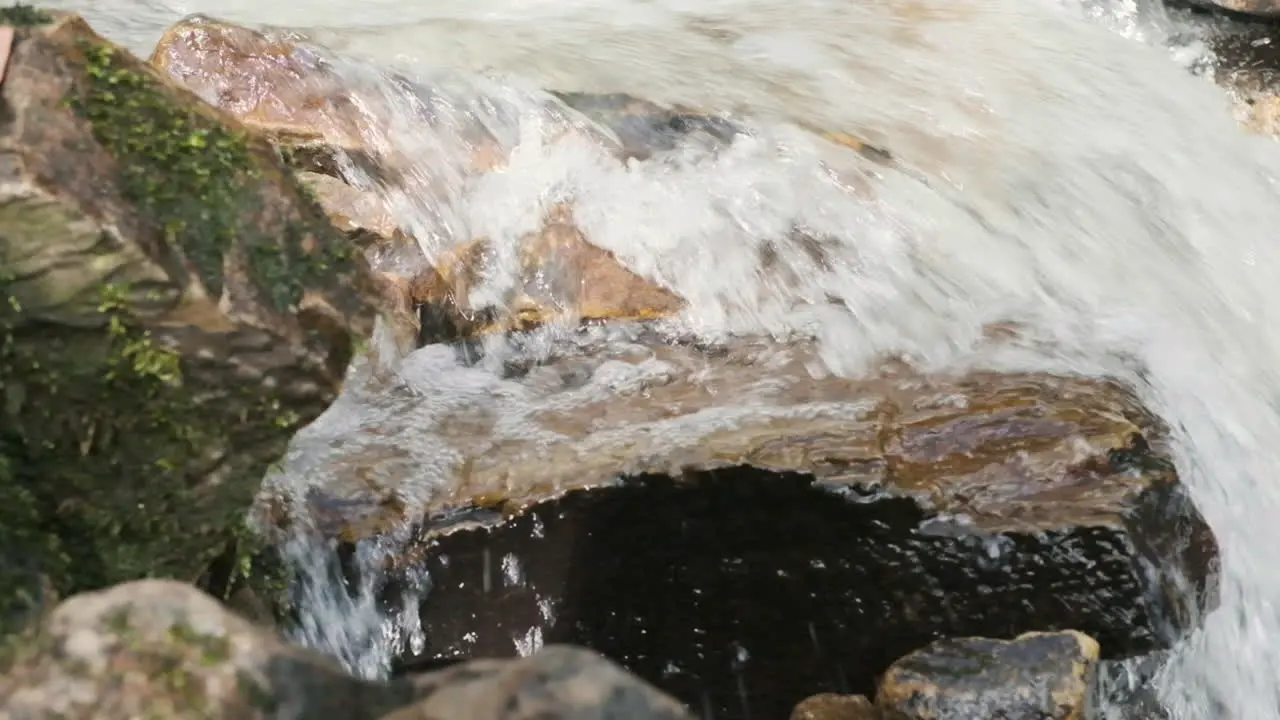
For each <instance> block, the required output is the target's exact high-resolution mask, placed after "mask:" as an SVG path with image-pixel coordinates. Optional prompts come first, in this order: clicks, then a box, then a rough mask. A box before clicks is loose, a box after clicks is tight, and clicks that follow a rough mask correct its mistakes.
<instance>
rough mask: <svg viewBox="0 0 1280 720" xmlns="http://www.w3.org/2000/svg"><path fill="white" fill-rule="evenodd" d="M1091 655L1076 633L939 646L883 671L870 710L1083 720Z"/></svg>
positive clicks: (891, 717)
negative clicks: (873, 703) (875, 707)
mask: <svg viewBox="0 0 1280 720" xmlns="http://www.w3.org/2000/svg"><path fill="white" fill-rule="evenodd" d="M1098 650H1099V649H1098V643H1097V642H1096V641H1094V640H1093V638H1090V637H1089V636H1087V635H1084V634H1081V633H1077V632H1057V633H1028V634H1025V635H1021V636H1019V637H1017V638H1015V639H1013V640H1007V641H1005V640H991V639H988V638H949V639H945V640H939V641H937V642H934V643H931V644H930V645H929V646H927V647H925V648H923V649H921V650H918V651H916V652H913V653H911V654H909V655H907V656H906V657H903V658H901V659H899V660H897V661H896V662H894V663H893V665H891V666H890V667H889V669H888V670H887V671H886V672H885V674H884V677H883V678H882V679H881V681H880V689H879V692H878V693H877V695H876V705H877V706H878V708H879V710H880V712H881V713H882V716H883V718H884V720H970V719H971V718H986V717H999V718H1007V719H1008V720H1046V719H1052V720H1083V718H1084V717H1085V706H1086V703H1087V702H1088V700H1089V693H1090V691H1091V690H1092V686H1093V680H1094V675H1095V673H1096V671H1097V663H1098V657H1099V654H1098Z"/></svg>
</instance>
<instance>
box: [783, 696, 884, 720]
mask: <svg viewBox="0 0 1280 720" xmlns="http://www.w3.org/2000/svg"><path fill="white" fill-rule="evenodd" d="M879 718H880V716H879V711H877V710H876V708H875V706H874V705H872V704H871V701H870V700H868V699H867V698H866V697H865V696H862V695H837V694H835V693H823V694H821V695H814V696H813V697H810V698H805V699H804V700H803V701H802V702H801V703H800V704H799V705H796V708H795V709H794V710H792V711H791V720H879Z"/></svg>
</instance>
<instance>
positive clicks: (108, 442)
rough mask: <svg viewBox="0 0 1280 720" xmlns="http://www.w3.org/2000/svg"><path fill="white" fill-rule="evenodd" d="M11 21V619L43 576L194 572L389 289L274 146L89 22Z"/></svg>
mask: <svg viewBox="0 0 1280 720" xmlns="http://www.w3.org/2000/svg"><path fill="white" fill-rule="evenodd" d="M0 20H4V21H8V22H11V23H15V24H17V25H18V27H17V29H16V31H15V39H14V44H13V50H12V54H11V56H10V59H9V65H8V70H7V73H6V74H5V76H4V82H3V87H2V88H0V100H3V105H4V108H5V114H4V117H3V119H2V120H0V187H2V191H0V194H2V195H3V198H0V200H2V202H0V331H2V332H0V398H2V400H3V408H4V409H3V412H0V548H3V554H4V557H5V558H7V560H6V561H5V563H3V567H0V605H3V608H0V625H4V623H5V622H7V620H8V619H10V618H11V617H14V616H13V615H12V614H11V613H17V612H20V611H21V610H22V608H23V607H29V606H32V605H39V604H40V603H41V602H43V601H44V600H42V597H41V593H40V592H39V589H40V588H42V587H43V588H46V589H48V590H50V591H51V592H53V593H55V594H65V593H68V592H75V591H78V590H82V589H88V588H97V587H104V586H106V585H109V584H112V583H115V582H119V581H123V580H128V579H132V578H138V577H144V576H157V575H159V576H168V577H176V578H181V579H186V580H195V579H196V578H197V576H199V575H200V574H201V573H202V572H203V570H204V568H205V567H206V565H207V564H208V563H210V562H211V561H212V560H213V559H214V558H215V557H216V556H218V555H219V554H220V553H222V552H223V551H224V549H225V547H226V543H227V542H228V538H229V537H231V536H233V535H235V534H236V533H237V532H238V531H237V528H239V527H240V526H241V524H242V518H243V513H244V508H245V507H246V506H247V505H248V504H249V503H250V502H251V499H252V498H253V496H254V494H255V493H256V491H257V488H258V485H259V482H260V479H261V477H262V474H263V473H264V472H265V470H266V468H267V467H268V466H269V465H270V464H271V463H273V462H274V461H275V460H276V459H278V458H279V456H280V455H281V453H282V452H283V451H284V448H285V446H286V444H287V442H288V440H289V438H290V437H291V436H292V434H293V433H294V431H296V430H297V428H299V427H301V426H303V425H305V424H307V423H308V422H310V421H311V420H312V419H314V418H315V417H316V416H318V415H319V414H320V413H321V412H322V411H323V410H324V409H325V408H326V407H327V406H328V405H329V403H330V402H332V401H333V399H334V398H335V397H336V396H337V394H338V391H339V389H340V387H341V383H342V379H343V373H344V372H345V369H346V367H347V365H348V362H349V361H350V360H351V358H352V356H353V355H354V353H355V352H356V349H357V346H358V344H359V343H360V342H362V340H363V338H365V337H367V335H368V333H369V330H370V328H371V327H372V325H373V321H374V316H375V304H374V294H373V293H372V292H371V290H372V284H371V282H372V279H371V277H370V275H369V269H368V267H367V265H366V264H365V263H364V262H363V259H362V258H361V257H359V255H358V253H356V252H354V251H353V249H352V248H351V246H350V245H349V243H348V242H347V241H346V238H345V237H344V236H343V235H342V234H341V233H339V232H338V231H337V230H336V229H335V228H334V227H333V226H332V224H331V223H330V222H329V221H328V219H327V218H326V217H325V215H324V213H323V212H322V211H321V209H320V208H319V207H318V206H317V205H316V204H315V203H314V202H313V201H312V200H311V199H310V198H309V197H308V196H307V195H306V193H305V192H303V190H302V188H301V187H300V186H299V184H298V183H297V181H296V180H295V179H294V178H293V176H292V175H291V174H290V173H289V172H288V171H287V170H286V169H285V168H284V167H283V166H282V165H281V163H280V161H279V157H278V154H277V153H276V152H275V150H273V149H272V148H271V147H270V146H269V145H267V144H266V143H264V142H261V141H259V140H255V139H253V138H251V137H249V136H248V135H246V134H245V133H244V132H243V128H241V127H240V126H239V125H238V124H237V123H236V122H235V121H234V120H233V119H231V118H230V117H229V116H226V115H224V114H223V113H220V112H218V111H217V110H215V109H213V108H210V107H208V106H207V105H205V104H204V103H202V102H200V101H199V100H198V99H197V98H196V97H195V96H193V95H192V94H191V93H189V92H188V91H186V90H185V89H182V88H180V87H178V86H177V85H175V84H174V83H172V82H170V81H168V80H166V79H165V78H163V77H162V76H160V75H159V74H157V73H156V72H155V71H154V70H153V69H152V68H150V67H149V66H147V65H146V64H145V63H144V62H142V61H141V60H139V59H138V58H136V57H134V56H132V55H130V54H129V53H128V52H126V51H124V50H122V49H120V48H118V47H116V46H114V45H112V44H111V43H110V42H108V41H106V40H104V39H102V38H101V37H99V36H98V35H97V34H95V33H94V32H93V30H91V29H90V28H89V27H88V26H87V25H86V24H85V23H84V22H83V21H82V20H80V19H79V18H77V17H75V16H70V15H63V14H56V13H45V12H43V11H39V10H36V9H33V8H29V7H20V8H11V9H6V11H5V12H4V13H0Z"/></svg>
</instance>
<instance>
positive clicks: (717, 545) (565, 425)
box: [262, 326, 1216, 718]
mask: <svg viewBox="0 0 1280 720" xmlns="http://www.w3.org/2000/svg"><path fill="white" fill-rule="evenodd" d="M581 337H582V338H584V339H582V340H581V343H582V344H581V345H579V346H574V347H573V348H566V349H563V350H561V351H558V352H557V354H555V355H553V356H552V357H550V358H543V359H542V361H541V363H540V364H536V365H532V366H527V367H514V366H511V367H508V369H507V370H506V371H505V372H506V373H507V374H506V377H504V378H494V377H493V376H492V375H491V374H489V373H488V371H483V370H480V369H475V370H468V369H467V368H466V367H463V366H457V365H455V364H454V363H455V356H454V355H453V354H452V352H450V351H449V349H448V348H445V347H440V348H437V349H432V348H427V349H424V350H420V351H418V352H417V353H415V354H414V356H413V357H412V358H411V359H410V362H409V364H408V365H407V366H406V369H405V372H406V378H411V379H412V378H417V379H416V380H406V381H405V382H406V385H405V387H403V388H401V389H400V390H398V391H395V392H391V393H388V395H387V396H386V397H385V398H382V399H381V400H380V403H382V404H380V405H379V407H378V410H377V412H378V414H379V417H380V418H384V419H385V420H386V421H385V422H381V421H380V423H379V426H378V431H377V434H376V436H366V437H362V438H360V439H359V440H358V441H356V440H355V439H350V438H343V437H337V436H334V437H325V436H323V435H318V436H316V437H314V438H312V439H310V440H308V441H307V442H308V443H310V444H308V446H307V447H308V452H309V453H310V452H314V453H316V455H315V457H314V458H312V460H311V461H312V462H314V463H316V465H315V467H316V468H320V467H322V468H323V470H322V471H321V472H311V471H308V475H307V478H306V482H307V483H309V484H310V486H309V488H306V489H305V490H304V489H300V487H299V486H298V485H296V484H290V483H288V482H286V481H285V480H286V479H285V478H280V479H278V480H277V481H273V486H272V488H271V489H270V492H269V493H268V496H264V498H265V497H270V496H273V495H282V494H285V493H294V492H302V493H303V496H304V497H305V504H304V505H303V507H304V508H306V509H307V512H305V513H303V512H302V510H300V509H299V508H297V507H294V508H293V509H292V510H289V505H288V504H287V503H286V504H284V505H283V508H284V509H283V510H282V509H281V507H282V506H281V505H280V504H279V503H276V504H272V503H269V502H266V501H265V499H264V504H263V506H262V507H263V510H264V511H266V510H272V511H273V512H275V513H276V514H275V516H274V517H275V519H276V521H277V522H280V521H281V518H282V517H284V518H289V517H293V518H296V517H303V516H305V517H307V518H308V519H309V521H310V522H312V523H313V524H314V526H315V528H316V531H317V532H320V533H322V534H325V535H328V536H330V537H341V538H342V539H344V540H345V541H359V540H360V538H362V537H369V536H373V535H377V534H378V533H383V532H386V531H387V530H388V529H390V528H395V527H397V526H399V525H402V524H404V523H406V522H407V523H411V524H416V525H417V526H418V531H417V539H416V541H415V542H414V543H412V544H410V545H409V546H408V547H407V548H405V549H404V550H403V551H402V552H400V553H399V554H397V555H395V556H393V558H392V560H391V562H390V565H389V567H390V570H391V572H392V574H391V579H390V581H389V582H390V586H389V589H388V592H392V591H393V590H394V588H395V585H396V582H397V581H396V579H395V577H396V576H395V573H396V568H397V567H412V568H414V569H415V570H422V569H425V570H427V571H428V572H429V574H430V577H431V579H432V587H431V591H430V593H431V595H430V602H427V603H424V604H423V606H422V609H421V620H422V626H423V627H424V628H428V629H429V632H428V634H427V638H426V640H427V642H426V647H425V649H424V650H423V652H422V654H421V655H419V656H412V657H411V656H409V655H406V656H405V658H404V662H405V664H406V665H413V664H414V663H416V662H418V661H419V660H423V659H425V660H432V659H434V660H439V659H449V658H467V657H487V656H488V657H491V656H505V655H512V654H515V653H517V652H527V651H529V650H530V649H533V648H537V647H539V646H540V645H542V644H544V643H570V644H578V645H584V646H586V647H589V648H591V649H593V650H596V651H598V652H601V653H603V654H605V655H606V656H608V657H610V658H612V659H615V660H617V661H619V662H620V663H621V664H622V665H623V666H624V667H627V668H628V669H629V670H631V671H632V672H635V673H637V674H638V675H640V676H641V677H643V678H645V679H646V680H648V681H650V682H652V683H654V684H655V685H657V686H658V687H660V688H662V689H664V690H666V691H667V692H670V693H672V694H673V695H675V696H676V697H678V698H680V699H681V700H683V701H684V702H685V703H686V704H688V705H689V706H690V707H693V708H695V709H699V710H700V711H703V712H705V713H709V714H713V715H714V716H715V717H717V718H745V717H782V716H785V715H787V714H788V713H789V712H790V711H791V710H792V709H793V707H794V706H795V705H796V703H798V702H799V701H801V700H802V699H804V698H805V697H807V696H809V695H812V694H815V693H820V692H842V693H849V692H852V693H863V694H869V693H871V692H873V691H874V683H875V678H876V677H877V676H878V675H879V674H880V673H881V672H883V671H884V670H885V668H887V667H888V666H889V665H890V663H892V662H893V661H894V660H895V659H897V658H899V657H901V656H902V655H904V654H906V653H908V652H910V651H912V650H915V649H917V648H920V647H923V646H925V645H927V644H928V643H929V642H931V641H933V640H935V639H936V638H938V637H951V636H983V637H1014V636H1017V635H1019V634H1021V633H1024V632H1028V631H1035V630H1044V631H1048V630H1057V629H1066V628H1078V629H1079V630H1081V631H1082V632H1087V633H1089V634H1090V635H1092V636H1093V637H1096V638H1098V639H1099V641H1100V642H1101V643H1102V645H1103V647H1104V648H1106V649H1107V651H1108V653H1109V654H1110V655H1112V656H1127V655H1130V654H1134V653H1139V652H1144V651H1146V650H1147V649H1149V648H1152V647H1159V646H1164V645H1167V644H1168V643H1170V642H1171V641H1172V640H1174V639H1175V638H1176V637H1177V636H1179V634H1180V633H1182V632H1184V631H1186V630H1187V629H1189V628H1190V627H1192V623H1193V618H1194V617H1196V610H1197V608H1196V607H1195V605H1196V601H1195V599H1188V598H1186V597H1185V595H1184V594H1183V591H1182V589H1181V588H1182V587H1183V586H1182V585H1181V584H1180V583H1181V582H1182V581H1181V579H1180V578H1181V577H1186V578H1189V579H1190V583H1191V586H1192V587H1194V588H1199V589H1201V590H1202V591H1203V590H1204V589H1205V588H1206V585H1207V582H1206V581H1207V578H1208V577H1209V575H1210V574H1211V573H1212V571H1213V563H1214V559H1215V553H1216V550H1215V548H1214V544H1213V540H1212V537H1211V536H1210V535H1209V532H1208V529H1207V527H1206V526H1205V524H1204V522H1203V520H1202V519H1201V518H1200V517H1199V515H1198V514H1197V513H1196V511H1195V509H1194V507H1193V506H1192V505H1191V504H1190V502H1189V501H1188V499H1187V498H1186V496H1185V494H1184V493H1183V491H1182V489H1181V488H1180V486H1179V484H1178V481H1177V474H1176V472H1175V470H1174V467H1173V465H1172V463H1171V462H1170V460H1169V455H1168V448H1167V445H1166V443H1167V440H1166V432H1165V430H1164V429H1163V428H1162V427H1161V426H1160V424H1159V423H1158V422H1157V421H1155V420H1154V419H1153V418H1152V417H1151V416H1149V415H1148V414H1147V413H1146V412H1145V411H1144V410H1143V408H1142V406H1141V405H1140V404H1139V403H1138V401H1137V400H1136V399H1135V398H1134V397H1133V395H1132V394H1131V393H1130V392H1128V391H1127V390H1126V389H1125V388H1123V387H1121V386H1119V385H1118V384H1116V383H1114V382H1111V381H1107V380H1103V379H1089V378H1080V377H1070V376H1052V375H1043V374H998V373H986V372H972V373H968V374H961V375H946V374H939V375H922V374H920V373H917V372H914V371H911V370H909V369H907V368H904V367H898V366H886V367H885V368H884V369H883V370H882V371H881V372H879V373H877V374H872V375H871V376H869V377H866V378H863V379H858V380H851V379H842V378H838V377H831V376H825V375H823V374H821V372H819V371H818V370H816V368H819V367H820V366H821V365H820V362H819V360H818V358H817V357H816V355H815V354H814V353H815V349H814V348H812V347H810V346H809V345H807V344H804V343H792V344H789V345H780V344H778V343H776V342H773V341H767V340H762V339H750V338H739V339H735V340H730V341H726V342H724V343H721V344H696V345H695V344H687V343H680V342H674V343H673V342H671V341H669V340H664V339H662V338H661V337H658V336H657V335H655V334H652V333H646V332H643V331H637V332H636V333H635V334H634V335H628V334H625V333H624V332H623V329H622V328H620V327H616V326H605V327H600V328H595V329H593V330H591V331H590V332H587V331H584V332H583V333H582V334H581ZM591 338H596V339H595V340H593V339H591ZM482 376H483V377H484V378H487V379H485V380H483V382H482V380H481V378H482ZM445 388H450V389H457V391H458V393H457V394H456V395H455V396H452V397H451V396H450V395H449V394H448V393H446V392H444V389H445ZM423 446H429V447H431V448H432V449H433V455H432V458H431V460H430V461H429V462H428V461H426V460H425V459H418V458H419V457H420V456H418V455H415V453H414V449H415V448H418V447H423ZM275 482H279V484H278V485H277V484H275ZM281 513H283V515H282V514H281ZM1206 592H1207V591H1206ZM1209 600H1210V601H1211V600H1212V598H1211V597H1209Z"/></svg>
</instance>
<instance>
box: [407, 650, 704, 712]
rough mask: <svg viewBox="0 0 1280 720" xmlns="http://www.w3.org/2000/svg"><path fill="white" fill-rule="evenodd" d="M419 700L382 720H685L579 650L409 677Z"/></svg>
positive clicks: (673, 706)
mask: <svg viewBox="0 0 1280 720" xmlns="http://www.w3.org/2000/svg"><path fill="white" fill-rule="evenodd" d="M413 685H414V690H415V692H416V693H417V694H425V695H426V696H427V697H426V699H424V700H421V701H419V702H418V703H416V704H414V705H412V706H409V707H406V708H403V709H401V710H398V711H396V712H394V713H391V714H390V715H387V716H385V717H384V718H383V719H382V720H437V719H439V718H467V720H542V719H543V718H557V720H609V719H612V718H627V719H628V720H630V718H635V719H636V720H692V717H693V716H692V715H690V714H689V711H688V710H687V709H685V708H684V707H683V706H681V705H680V703H678V702H676V701H675V700H673V699H672V698H669V697H667V696H665V695H663V694H662V693H660V692H658V691H657V690H656V689H654V688H653V687H652V686H650V685H648V684H647V683H644V682H642V681H640V680H639V679H638V678H636V677H635V676H633V675H631V674H629V673H627V672H626V671H625V670H623V669H622V668H620V667H618V666H617V665H615V664H613V663H612V662H609V661H607V660H605V659H604V658H601V657H600V656H599V655H596V654H595V653H592V652H588V651H586V650H582V649H580V648H571V647H562V646H552V647H547V648H543V649H542V650H540V651H539V652H537V653H535V654H533V655H532V656H530V657H527V658H521V659H517V660H473V661H471V662H468V663H465V664H462V665H459V666H456V667H453V668H450V669H448V670H442V671H440V672H436V673H431V674H428V675H424V676H421V677H420V678H415V679H414V680H413Z"/></svg>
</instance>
